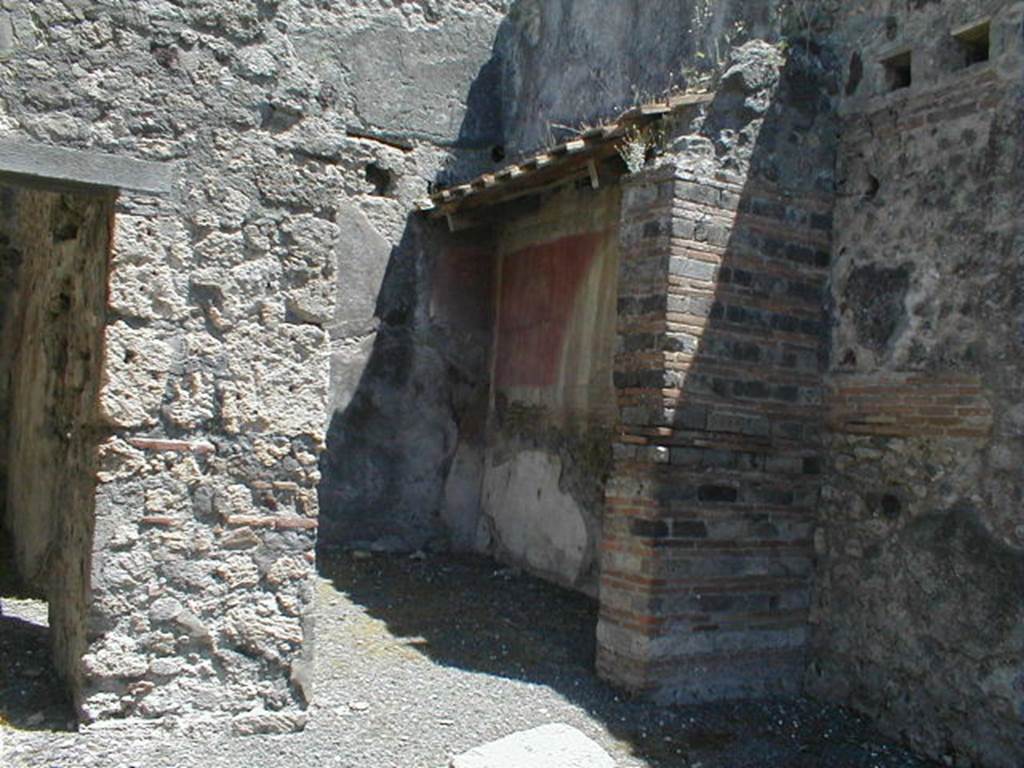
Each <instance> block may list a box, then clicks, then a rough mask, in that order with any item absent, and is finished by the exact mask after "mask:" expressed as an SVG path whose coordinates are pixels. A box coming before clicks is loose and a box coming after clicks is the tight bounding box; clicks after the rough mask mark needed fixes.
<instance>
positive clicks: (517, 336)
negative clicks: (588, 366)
mask: <svg viewBox="0 0 1024 768" xmlns="http://www.w3.org/2000/svg"><path fill="white" fill-rule="evenodd" d="M600 242H601V235H600V234H584V235H573V236H571V237H564V238H561V239H559V240H555V241H552V242H550V243H542V244H539V245H534V246H530V247H528V248H524V249H523V250H521V251H517V252H515V253H512V254H509V255H508V256H506V257H505V259H504V263H503V264H502V273H501V301H500V310H499V313H498V332H497V350H496V354H497V360H496V362H495V372H494V379H495V383H496V384H497V386H499V387H545V386H549V385H551V384H553V383H554V382H555V378H556V377H557V375H558V370H559V366H560V363H561V356H562V350H563V345H564V343H565V337H566V331H567V326H568V323H569V320H570V318H571V317H572V310H573V305H574V303H575V301H576V298H577V294H578V293H579V289H580V286H581V285H582V283H583V280H584V278H585V277H586V275H587V272H588V270H589V269H590V265H591V264H592V263H593V261H594V257H595V256H596V255H597V252H598V247H599V245H600Z"/></svg>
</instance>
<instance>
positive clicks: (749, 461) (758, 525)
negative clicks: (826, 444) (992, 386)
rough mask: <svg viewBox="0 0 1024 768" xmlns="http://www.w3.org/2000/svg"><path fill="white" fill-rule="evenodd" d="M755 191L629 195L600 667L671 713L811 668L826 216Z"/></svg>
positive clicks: (660, 181) (782, 684)
mask: <svg viewBox="0 0 1024 768" xmlns="http://www.w3.org/2000/svg"><path fill="white" fill-rule="evenodd" d="M740 181H742V180H736V182H733V183H730V182H726V181H721V180H719V179H718V178H715V179H710V178H704V179H700V178H694V177H692V176H690V175H688V173H686V172H685V171H684V170H683V167H682V166H681V165H680V166H679V167H675V166H671V165H669V166H664V167H662V168H658V169H655V170H650V171H645V172H643V173H641V174H637V175H635V176H633V177H630V178H629V179H627V180H626V181H625V182H624V195H623V203H622V220H621V265H622V266H621V269H620V275H619V277H620V285H619V306H618V311H619V318H618V321H619V326H618V348H617V351H616V367H615V385H616V388H617V393H618V401H619V409H620V427H619V432H618V437H617V442H616V443H615V445H614V456H615V464H614V470H613V474H612V477H611V478H610V479H609V481H608V483H607V490H606V517H605V522H604V543H603V553H602V558H603V563H602V582H601V592H600V602H601V613H600V620H599V625H598V660H597V665H598V670H599V673H600V674H601V675H602V676H603V677H605V678H606V679H608V680H610V681H611V682H613V683H616V684H618V685H621V686H623V687H625V688H627V689H629V690H632V691H636V692H643V693H647V694H650V695H653V696H654V697H656V698H658V699H662V700H671V701H680V702H691V701H706V700H713V699H720V698H731V697H741V696H759V695H769V694H775V693H789V692H793V691H795V690H796V689H798V687H799V680H800V676H801V673H802V667H803V654H804V648H805V643H806V637H807V609H808V604H809V589H810V584H809V579H810V575H811V556H812V545H811V539H812V529H813V519H814V506H815V502H816V498H817V494H818V477H817V475H818V471H819V470H818V463H819V462H818V451H819V435H820V426H819V425H820V421H821V405H820V402H821V374H820V371H819V359H820V354H821V351H822V350H821V345H822V337H823V332H824V328H823V327H822V325H823V323H822V314H821V313H822V295H823V292H824V286H825V280H826V272H825V269H826V267H827V264H828V238H829V228H830V216H829V211H830V206H831V201H830V200H828V199H806V200H797V199H794V198H792V197H787V196H785V195H784V194H783V193H781V192H780V191H779V190H777V189H774V188H772V187H770V186H767V187H765V188H758V187H755V186H754V185H753V184H751V183H750V182H746V183H743V184H740V183H739V182H740Z"/></svg>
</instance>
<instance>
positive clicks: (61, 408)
mask: <svg viewBox="0 0 1024 768" xmlns="http://www.w3.org/2000/svg"><path fill="white" fill-rule="evenodd" d="M113 201H114V198H113V194H112V193H110V192H98V191H92V190H84V189H83V190H77V189H75V190H73V191H65V190H61V191H52V190H48V189H41V188H38V187H37V186H35V185H31V186H30V185H24V186H23V185H20V184H10V183H6V182H4V183H0V280H2V282H0V519H2V526H0V529H2V534H0V608H2V611H0V626H2V630H3V631H2V633H0V634H2V636H3V638H4V639H3V641H2V642H0V656H2V657H3V658H2V660H0V670H3V671H2V672H0V676H2V677H0V688H2V689H3V691H4V695H2V696H0V716H2V717H4V718H5V719H6V720H8V721H10V722H11V723H12V725H15V726H18V727H29V728H32V727H47V728H60V727H69V726H73V725H74V721H75V720H74V716H73V714H72V713H73V712H74V710H73V708H72V707H73V705H74V704H75V703H76V698H77V696H78V695H79V692H80V690H81V679H80V678H81V670H80V661H81V658H82V655H83V653H84V651H85V647H86V632H87V628H86V609H87V601H88V593H89V581H90V567H91V551H92V540H93V527H94V523H95V502H94V497H95V483H96V460H97V459H96V447H97V445H98V443H99V440H100V436H101V432H102V430H101V429H100V427H99V420H98V418H97V398H98V392H99V386H100V378H101V377H100V374H101V367H102V357H103V329H104V326H105V311H106V296H107V278H108V271H109V269H108V262H109V257H108V254H109V249H110V233H111V224H112V220H113ZM21 693H25V694H26V696H24V697H23V696H21V695H20V694H21ZM23 699H24V700H23Z"/></svg>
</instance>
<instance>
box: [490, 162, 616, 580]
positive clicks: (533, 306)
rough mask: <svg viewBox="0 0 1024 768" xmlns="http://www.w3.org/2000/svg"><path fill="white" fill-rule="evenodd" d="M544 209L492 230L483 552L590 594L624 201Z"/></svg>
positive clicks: (606, 196)
mask: <svg viewBox="0 0 1024 768" xmlns="http://www.w3.org/2000/svg"><path fill="white" fill-rule="evenodd" d="M537 205H538V211H537V212H535V213H528V214H523V215H519V216H512V217H510V220H509V221H508V222H507V223H504V224H502V225H501V226H500V227H498V230H497V248H498V251H497V260H498V261H497V268H496V273H497V286H498V287H497V311H496V318H495V326H494V337H495V340H494V350H493V362H492V365H491V369H492V371H493V381H492V391H491V402H492V408H491V412H490V420H489V425H488V435H487V452H486V458H485V467H484V473H483V500H482V513H483V516H484V522H485V526H486V529H485V536H486V538H489V539H490V542H489V543H488V544H487V547H486V548H487V549H489V550H490V551H493V552H494V553H495V555H496V556H497V557H498V558H499V559H500V560H503V561H505V562H509V563H512V564H515V565H521V566H524V567H525V568H527V569H528V570H530V571H533V572H535V573H538V574H540V575H542V576H545V577H547V578H549V579H552V580H554V581H556V582H558V583H561V584H565V585H567V586H571V587H575V588H577V589H582V590H584V591H586V592H589V593H591V594H594V593H596V591H597V549H598V544H599V542H600V540H601V517H602V507H603V499H604V479H605V476H606V474H607V472H608V468H609V463H610V458H611V455H610V448H609V444H610V435H611V431H612V428H613V425H614V422H615V399H614V391H613V389H612V358H613V352H614V350H613V346H614V342H615V313H616V296H617V293H616V279H617V274H618V218H619V214H618V211H619V193H618V188H617V186H612V187H608V188H602V189H598V190H594V189H591V188H590V182H589V180H588V181H585V182H584V183H583V185H582V186H581V185H576V186H574V185H572V184H569V185H568V186H566V187H563V188H562V189H561V190H560V191H558V192H555V193H552V194H550V195H547V196H545V197H544V198H542V199H541V200H540V201H539V202H538V203H537ZM481 543H483V542H481Z"/></svg>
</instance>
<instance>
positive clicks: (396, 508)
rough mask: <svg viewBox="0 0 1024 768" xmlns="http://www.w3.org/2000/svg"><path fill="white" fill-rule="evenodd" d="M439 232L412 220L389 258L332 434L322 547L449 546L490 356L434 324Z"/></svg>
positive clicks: (325, 461)
mask: <svg viewBox="0 0 1024 768" xmlns="http://www.w3.org/2000/svg"><path fill="white" fill-rule="evenodd" d="M436 230H437V227H436V225H434V224H432V223H430V222H427V221H425V220H424V219H422V218H420V217H419V216H418V215H417V214H412V215H410V217H409V219H408V221H407V223H406V228H405V231H404V233H403V236H402V239H401V241H400V242H399V244H398V245H397V246H395V247H394V248H393V249H392V251H391V255H390V258H389V261H388V266H387V269H386V271H385V274H384V279H383V282H382V284H381V290H380V293H379V295H378V297H377V301H376V306H375V311H374V314H375V317H376V318H377V320H378V322H379V325H378V327H377V331H376V335H375V338H374V341H373V345H372V350H371V352H370V354H369V358H368V360H367V362H366V365H365V368H364V370H363V372H362V375H361V378H360V380H359V383H358V385H357V386H356V387H355V390H354V392H353V394H352V396H351V399H350V401H349V402H348V404H347V405H346V406H345V407H344V408H343V409H341V410H338V411H336V412H335V413H334V414H333V416H332V418H331V422H330V426H329V429H328V433H327V451H326V452H325V454H324V455H323V458H322V460H321V469H322V473H323V480H322V481H321V484H320V505H321V520H320V533H319V546H320V547H321V548H324V547H328V548H330V547H337V546H341V547H356V548H374V549H381V550H389V551H411V550H415V549H420V548H433V549H442V548H444V547H445V546H446V541H447V537H446V531H445V527H444V525H443V522H442V520H441V509H442V506H443V502H444V493H445V481H446V479H447V476H448V473H449V469H450V467H451V464H452V461H453V458H454V456H455V451H456V448H457V444H458V440H459V413H460V410H461V406H462V405H463V400H466V399H470V400H471V399H473V398H474V397H476V396H479V393H478V390H480V389H482V391H483V393H484V394H483V396H484V397H485V398H486V381H485V379H484V378H481V377H482V376H483V375H484V367H485V361H486V349H483V350H481V349H480V348H472V349H468V350H463V349H460V348H459V346H458V343H457V340H455V339H452V338H448V337H446V336H445V334H444V333H443V331H442V330H440V329H438V328H436V327H433V325H432V323H431V319H430V297H429V293H428V292H429V290H430V272H431V268H432V260H433V256H434V255H435V254H436V253H437V252H438V249H439V247H438V245H437V231H436ZM467 358H473V359H467Z"/></svg>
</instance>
